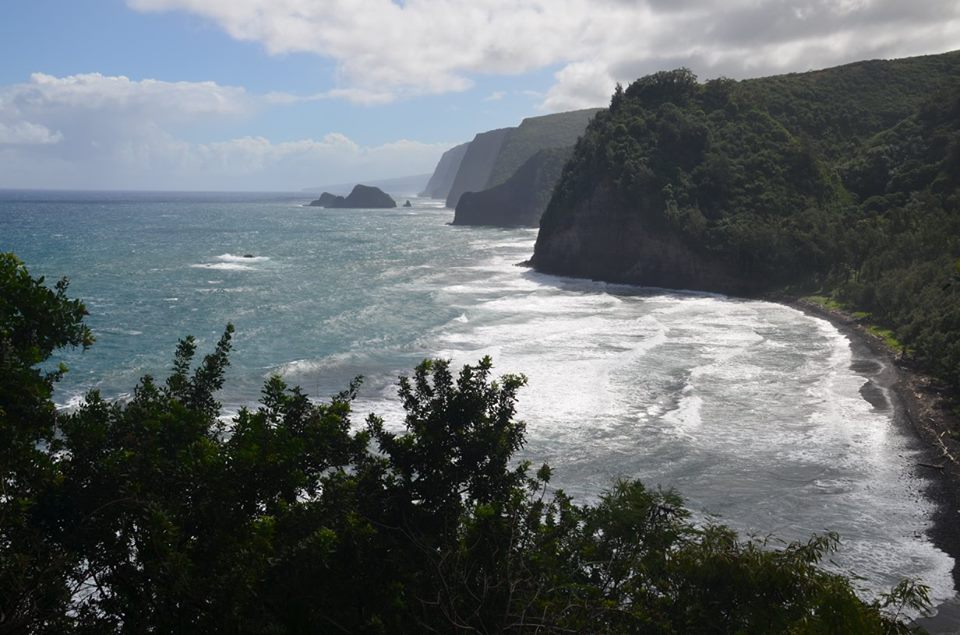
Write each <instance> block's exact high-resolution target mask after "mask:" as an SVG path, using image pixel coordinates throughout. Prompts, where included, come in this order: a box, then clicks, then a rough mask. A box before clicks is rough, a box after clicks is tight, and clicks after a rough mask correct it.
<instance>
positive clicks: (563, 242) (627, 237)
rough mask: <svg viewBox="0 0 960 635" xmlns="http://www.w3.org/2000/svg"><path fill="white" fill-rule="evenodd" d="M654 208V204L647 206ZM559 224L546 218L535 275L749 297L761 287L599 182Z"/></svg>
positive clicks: (608, 186)
mask: <svg viewBox="0 0 960 635" xmlns="http://www.w3.org/2000/svg"><path fill="white" fill-rule="evenodd" d="M651 203H652V201H651ZM565 211H566V212H567V213H566V214H565V215H564V216H563V217H562V219H558V218H556V217H554V218H551V219H550V220H549V223H548V219H546V218H544V219H543V223H548V224H546V226H543V225H542V226H541V229H540V233H539V235H538V236H537V243H536V248H535V250H534V256H533V258H532V260H531V263H532V264H533V266H534V267H535V268H536V269H537V271H542V272H544V273H551V274H555V275H561V276H573V277H580V278H590V279H593V280H604V281H606V282H620V283H626V284H641V285H645V286H656V287H664V288H668V289H705V290H710V291H716V292H721V293H731V294H739V295H744V294H750V293H752V292H755V291H756V290H757V289H758V288H759V285H758V284H756V283H755V282H754V281H751V280H750V279H749V278H743V277H741V276H740V275H738V272H737V271H736V270H735V269H734V267H732V266H730V265H729V264H727V263H724V262H722V261H718V259H717V258H716V256H715V255H712V254H709V253H706V252H705V251H704V250H702V249H698V248H696V247H695V246H694V245H693V244H692V243H691V242H690V241H687V240H684V239H683V238H682V237H680V236H679V235H678V234H677V233H675V232H671V231H669V229H667V228H664V227H663V226H662V225H660V224H659V223H657V222H656V221H652V222H651V221H647V220H645V219H644V218H643V215H642V214H638V213H637V212H636V210H635V209H631V206H627V205H624V203H623V201H622V199H621V197H620V195H619V193H618V191H617V187H616V186H615V184H613V183H611V182H610V181H604V182H599V183H597V184H596V186H595V187H594V188H593V189H592V190H591V192H590V195H589V196H587V197H584V198H580V199H578V200H577V201H576V202H575V203H574V204H573V205H572V207H571V208H569V209H567V210H565Z"/></svg>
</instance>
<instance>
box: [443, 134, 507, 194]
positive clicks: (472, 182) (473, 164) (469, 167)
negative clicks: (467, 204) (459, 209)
mask: <svg viewBox="0 0 960 635" xmlns="http://www.w3.org/2000/svg"><path fill="white" fill-rule="evenodd" d="M510 130H512V128H500V129H498V130H490V131H489V132H481V133H480V134H478V135H477V136H476V137H474V138H473V141H471V142H470V144H469V147H468V148H467V150H466V152H465V153H464V155H463V159H462V160H461V162H460V169H459V170H458V171H457V176H456V178H454V181H453V185H452V186H451V187H450V192H449V193H448V194H447V207H450V208H456V206H457V203H459V202H460V196H461V195H462V194H463V193H464V192H478V191H480V190H482V189H484V188H485V187H486V186H487V181H489V180H490V173H491V171H492V170H493V164H494V163H495V162H496V160H497V155H498V154H499V153H500V147H501V146H502V145H503V141H504V139H506V137H507V133H508V132H509V131H510Z"/></svg>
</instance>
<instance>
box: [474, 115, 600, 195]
mask: <svg viewBox="0 0 960 635" xmlns="http://www.w3.org/2000/svg"><path fill="white" fill-rule="evenodd" d="M600 110H601V109H600V108H588V109H586V110H574V111H571V112H560V113H556V114H552V115H544V116H542V117H528V118H526V119H524V120H523V121H522V122H520V125H519V126H517V127H516V128H514V129H513V130H511V131H510V133H509V134H508V135H507V137H506V139H504V142H503V147H502V148H501V149H500V153H499V154H498V155H497V160H496V162H495V163H494V165H493V169H492V170H491V171H490V178H489V179H488V180H487V184H486V187H487V188H491V187H494V186H496V185H500V184H501V183H503V182H504V181H506V180H507V179H509V178H510V177H511V176H512V175H513V174H514V173H515V172H516V171H517V170H519V169H520V166H522V165H523V164H524V163H525V162H526V161H527V160H528V159H529V158H530V157H532V156H533V155H535V154H536V153H537V152H539V151H540V150H546V149H549V148H566V147H571V146H573V145H574V144H575V143H576V142H577V139H578V138H579V137H580V135H582V134H583V131H584V130H586V128H587V124H588V123H589V122H590V119H591V118H592V117H593V116H594V115H596V114H597V113H598V112H600Z"/></svg>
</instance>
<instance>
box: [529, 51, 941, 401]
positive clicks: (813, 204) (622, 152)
mask: <svg viewBox="0 0 960 635" xmlns="http://www.w3.org/2000/svg"><path fill="white" fill-rule="evenodd" d="M957 86H960V53H948V54H944V55H939V56H926V57H922V58H912V59H907V60H896V61H873V62H863V63H859V64H851V65H847V66H842V67H838V68H834V69H828V70H824V71H816V72H811V73H803V74H793V75H784V76H778V77H771V78H763V79H756V80H749V81H744V82H735V81H732V80H723V79H721V80H714V81H710V82H707V83H705V84H700V83H698V82H697V81H696V78H695V77H694V76H693V75H692V74H691V73H690V72H689V71H686V70H679V71H672V72H662V73H657V74H655V75H651V76H648V77H645V78H643V79H640V80H638V81H636V82H634V83H633V84H631V85H630V86H629V87H628V88H627V89H626V90H621V89H619V88H618V91H617V92H616V93H615V94H614V96H613V98H612V101H611V105H610V108H609V109H608V110H606V111H604V112H601V113H600V114H598V115H597V116H596V117H595V118H594V120H593V121H592V122H591V124H590V126H589V127H588V129H587V131H586V133H585V134H584V136H583V138H582V139H581V141H580V142H579V143H578V144H577V146H576V149H575V152H574V154H573V156H572V157H571V159H570V161H569V162H568V164H567V165H566V167H565V169H564V171H563V175H562V177H561V179H560V182H559V184H558V185H557V188H556V190H555V193H554V196H553V198H552V199H551V201H550V204H549V205H548V207H547V210H546V211H545V213H544V216H543V218H542V221H541V231H540V235H539V237H538V240H537V244H536V249H535V253H534V256H533V259H532V262H533V264H534V266H535V267H536V268H537V269H539V270H542V271H547V272H552V273H559V274H564V275H573V276H585V277H592V278H598V279H603V280H611V281H620V282H629V283H636V284H643V285H650V286H665V287H673V288H689V289H703V290H711V291H721V292H728V293H737V294H755V293H760V292H765V291H771V290H780V289H784V288H792V289H795V290H798V289H811V290H813V289H816V290H820V291H823V292H826V293H829V294H832V295H834V296H835V297H837V298H838V299H841V300H843V301H847V302H849V303H851V304H853V305H854V306H856V307H859V308H863V309H865V310H868V311H871V312H872V313H873V314H874V319H876V320H879V321H881V322H883V323H884V324H886V325H887V326H889V327H890V328H892V329H894V330H895V331H896V332H897V334H898V336H900V337H901V338H902V340H901V341H903V342H904V343H905V344H906V345H907V346H909V347H910V348H911V349H912V353H913V354H915V355H916V356H917V357H918V358H919V359H920V360H921V361H922V362H923V363H925V364H926V365H928V366H929V367H935V368H936V369H937V372H938V373H939V374H941V376H944V377H948V378H950V380H951V381H952V382H954V383H955V384H956V385H957V386H960V344H958V345H953V344H952V343H951V342H960V280H954V276H955V275H956V274H955V269H954V267H953V265H952V263H953V262H954V261H956V259H957V258H958V257H960V238H958V237H960V221H958V219H960V194H958V187H957V178H958V177H957V175H958V174H960V160H958V156H960V149H958V148H960V141H958V139H960V132H958V125H960V124H958V121H960V106H958V101H960V93H958V91H957V88H956V87H957ZM931 324H936V326H935V327H928V325H931ZM944 338H946V339H944ZM954 349H956V350H954Z"/></svg>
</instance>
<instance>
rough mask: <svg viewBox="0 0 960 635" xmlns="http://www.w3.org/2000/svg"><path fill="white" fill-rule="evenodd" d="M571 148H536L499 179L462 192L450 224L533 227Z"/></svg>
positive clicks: (536, 224)
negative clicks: (509, 172) (481, 186)
mask: <svg viewBox="0 0 960 635" xmlns="http://www.w3.org/2000/svg"><path fill="white" fill-rule="evenodd" d="M572 152H573V146H570V147H567V148H552V149H548V150H540V151H539V152H537V153H536V154H534V155H533V156H532V157H530V158H529V159H527V161H526V162H525V163H524V164H523V165H521V166H520V169H518V170H517V171H516V172H515V173H514V174H513V176H511V177H510V178H509V179H507V180H506V181H504V182H503V183H501V184H499V185H496V186H494V187H491V188H489V189H486V190H481V191H480V192H465V193H464V194H463V196H461V197H460V202H459V203H457V210H456V214H455V215H454V218H453V224H454V225H493V226H497V227H537V226H538V225H539V224H540V216H541V215H542V214H543V210H545V209H546V207H547V203H548V202H550V196H551V194H552V193H553V188H554V186H555V185H556V184H557V181H558V180H559V179H560V173H561V172H562V171H563V165H564V164H565V163H566V162H567V159H568V158H569V157H570V154H571V153H572Z"/></svg>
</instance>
